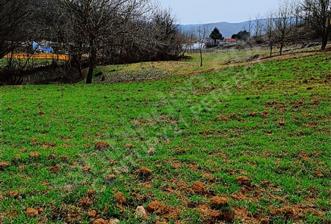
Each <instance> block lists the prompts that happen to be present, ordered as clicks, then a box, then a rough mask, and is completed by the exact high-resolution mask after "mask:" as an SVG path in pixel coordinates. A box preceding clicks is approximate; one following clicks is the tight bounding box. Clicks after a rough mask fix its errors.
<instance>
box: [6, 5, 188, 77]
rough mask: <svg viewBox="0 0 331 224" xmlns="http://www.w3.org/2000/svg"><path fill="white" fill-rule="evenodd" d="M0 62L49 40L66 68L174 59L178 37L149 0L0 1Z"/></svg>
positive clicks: (170, 21)
mask: <svg viewBox="0 0 331 224" xmlns="http://www.w3.org/2000/svg"><path fill="white" fill-rule="evenodd" d="M0 18H1V22H0V32H1V33H0V58H1V57H3V56H4V55H6V54H7V53H8V52H10V51H14V50H15V49H16V48H17V47H22V46H23V45H24V44H23V43H24V42H32V40H49V41H52V42H53V43H55V44H56V45H57V47H58V48H59V49H62V50H64V51H66V52H69V53H70V54H71V56H72V57H71V58H72V64H73V65H74V66H77V67H79V69H80V70H81V69H82V68H85V67H88V75H87V79H86V82H87V83H91V82H92V78H93V70H94V68H95V66H96V65H97V64H104V63H107V64H109V63H126V62H134V61H144V60H163V59H171V58H176V57H178V56H179V55H180V53H181V41H182V38H181V35H180V34H179V32H178V31H177V26H176V24H175V21H174V19H173V17H172V16H171V15H170V13H169V12H167V11H162V10H159V9H157V8H156V7H155V6H153V5H152V4H151V3H150V2H149V0H0Z"/></svg>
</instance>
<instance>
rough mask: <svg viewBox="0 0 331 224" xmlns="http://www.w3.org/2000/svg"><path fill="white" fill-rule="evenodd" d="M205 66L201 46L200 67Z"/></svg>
mask: <svg viewBox="0 0 331 224" xmlns="http://www.w3.org/2000/svg"><path fill="white" fill-rule="evenodd" d="M202 66H203V58H202V48H201V47H200V67H202Z"/></svg>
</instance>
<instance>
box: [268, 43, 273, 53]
mask: <svg viewBox="0 0 331 224" xmlns="http://www.w3.org/2000/svg"><path fill="white" fill-rule="evenodd" d="M269 47H270V57H272V50H273V44H272V42H271V41H270V44H269Z"/></svg>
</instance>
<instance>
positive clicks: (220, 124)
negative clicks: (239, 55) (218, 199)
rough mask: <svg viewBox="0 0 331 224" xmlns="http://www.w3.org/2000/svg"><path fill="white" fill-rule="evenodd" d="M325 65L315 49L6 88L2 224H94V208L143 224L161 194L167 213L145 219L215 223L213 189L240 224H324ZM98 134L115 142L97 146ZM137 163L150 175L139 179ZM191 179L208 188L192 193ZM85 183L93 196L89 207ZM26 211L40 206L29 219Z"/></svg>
mask: <svg viewBox="0 0 331 224" xmlns="http://www.w3.org/2000/svg"><path fill="white" fill-rule="evenodd" d="M330 60H331V54H330V53H321V54H318V55H315V56H309V57H303V58H298V59H289V60H285V61H269V62H265V63H261V64H255V65H247V66H241V67H233V68H227V69H225V70H222V71H219V72H210V73H206V74H202V75H195V76H173V77H169V78H165V79H162V80H158V81H148V82H147V81H146V82H140V83H119V84H95V85H90V86H88V85H80V84H78V85H47V86H46V85H45V86H44V85H41V86H14V87H9V86H8V87H1V88H0V97H1V98H0V100H1V101H0V119H1V129H0V130H1V139H0V147H1V149H0V161H6V162H8V163H10V166H9V167H6V168H4V169H3V170H0V220H2V222H3V223H38V222H41V223H63V222H69V223H70V222H71V223H89V222H90V221H93V219H91V218H89V217H88V215H87V212H88V211H89V210H91V209H94V210H96V211H97V213H98V215H99V217H102V218H104V219H110V218H118V219H119V220H121V223H141V222H142V221H141V220H139V219H138V218H136V217H135V214H134V212H135V209H136V207H137V206H139V205H143V206H145V207H146V206H147V205H148V204H149V203H150V202H151V201H154V200H157V201H159V202H161V203H162V204H163V205H164V206H166V209H165V208H164V206H163V209H160V211H161V212H160V213H158V212H155V213H153V214H151V213H150V214H149V215H148V219H147V220H146V223H155V222H156V221H168V222H169V223H175V221H177V220H180V221H181V223H208V222H210V223H215V222H216V221H215V220H213V219H212V218H211V215H210V216H209V213H208V212H209V211H210V208H209V209H207V212H203V211H202V207H203V206H205V207H206V206H208V207H210V198H211V197H212V196H214V195H219V196H224V197H227V198H228V199H229V207H230V209H232V210H234V211H235V222H237V223H240V222H244V223H247V222H253V223H259V222H260V221H261V220H262V219H265V220H269V221H270V222H271V223H292V222H297V221H300V220H301V221H303V222H304V223H328V222H331V211H330V206H331V205H330V178H331V161H330V155H331V140H330V122H331V117H330V114H331V107H330V102H331V89H330V83H331V73H330V71H331V63H330ZM171 63H174V64H176V63H179V62H169V64H171ZM101 141H102V142H107V143H108V144H109V145H110V147H109V148H108V149H107V150H104V151H100V150H97V149H96V148H95V144H96V143H97V142H101ZM151 148H154V149H155V153H154V154H152V153H148V151H151ZM31 152H38V153H40V157H37V158H31V156H29V154H30V153H31ZM55 165H57V167H55V168H54V166H55ZM87 166H88V167H90V171H86V167H87ZM142 167H147V168H148V169H150V170H151V172H152V175H151V176H150V177H149V178H146V179H142V178H139V174H138V173H137V170H139V169H140V168H142ZM84 169H85V171H84ZM54 171H56V172H54ZM109 174H114V175H115V179H114V180H112V181H106V179H105V178H106V176H107V175H109ZM239 176H246V177H248V178H249V181H250V182H251V184H250V185H247V186H246V185H241V184H239V183H238V181H237V180H236V179H237V178H238V177H239ZM197 181H199V182H202V183H204V185H205V189H204V190H205V191H204V192H202V193H199V192H197V191H195V192H194V191H192V185H193V184H194V183H195V182H197ZM88 190H95V191H96V193H95V194H94V196H89V198H90V199H91V202H92V203H91V204H89V205H87V206H86V205H85V206H84V203H81V199H83V198H86V197H87V192H88ZM13 191H14V192H17V193H18V196H16V197H14V196H13ZM117 192H122V193H123V194H124V195H125V198H126V201H127V202H126V203H125V204H124V205H119V204H118V203H116V200H115V198H114V195H115V194H116V193H117ZM26 208H43V212H41V213H40V214H38V215H37V216H36V217H34V218H31V217H28V216H27V215H26ZM199 208H200V209H199ZM289 208H290V209H289Z"/></svg>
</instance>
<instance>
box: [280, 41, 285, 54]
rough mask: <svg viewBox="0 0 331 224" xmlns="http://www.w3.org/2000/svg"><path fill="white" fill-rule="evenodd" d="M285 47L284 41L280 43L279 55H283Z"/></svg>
mask: <svg viewBox="0 0 331 224" xmlns="http://www.w3.org/2000/svg"><path fill="white" fill-rule="evenodd" d="M283 48H284V43H283V42H282V43H281V44H280V49H279V55H283Z"/></svg>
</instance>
